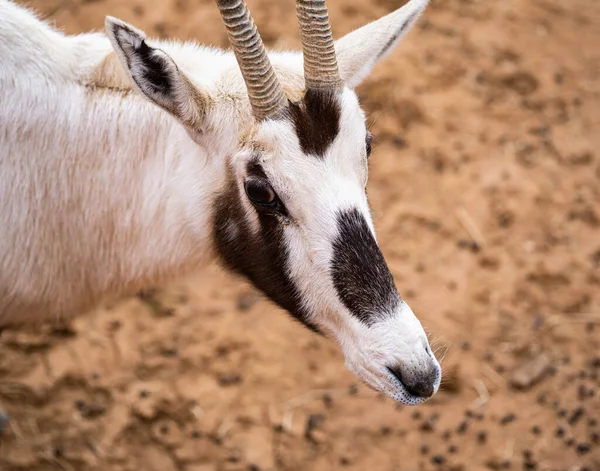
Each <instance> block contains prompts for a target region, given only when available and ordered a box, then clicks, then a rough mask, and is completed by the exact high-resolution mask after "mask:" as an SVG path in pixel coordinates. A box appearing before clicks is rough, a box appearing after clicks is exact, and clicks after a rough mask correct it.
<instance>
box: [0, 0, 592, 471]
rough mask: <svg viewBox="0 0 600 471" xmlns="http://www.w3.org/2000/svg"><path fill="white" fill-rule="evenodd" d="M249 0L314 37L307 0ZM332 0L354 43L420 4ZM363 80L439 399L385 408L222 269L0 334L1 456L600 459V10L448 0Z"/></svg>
mask: <svg viewBox="0 0 600 471" xmlns="http://www.w3.org/2000/svg"><path fill="white" fill-rule="evenodd" d="M248 3H249V5H250V7H251V9H252V11H253V13H254V15H255V19H256V21H257V23H258V25H259V26H260V29H261V31H262V34H263V38H264V39H265V41H266V42H267V43H268V44H269V45H270V46H273V47H278V48H288V47H299V38H298V31H297V26H296V21H295V14H294V7H293V2H292V1H291V0H290V1H288V0H286V1H283V0H281V1H275V0H249V1H248ZM329 3H330V16H331V18H332V22H333V30H334V34H335V36H336V37H338V36H340V35H342V34H344V33H346V32H348V31H350V30H351V29H353V28H355V27H357V26H360V25H362V24H364V23H365V22H367V21H370V20H372V19H375V18H377V17H379V16H380V15H382V14H384V13H386V12H388V11H391V10H393V9H395V8H396V7H398V6H399V5H400V4H401V3H402V2H399V1H393V0H376V1H371V0H357V1H352V2H349V1H342V0H338V1H333V0H331V1H330V2H329ZM30 4H31V5H32V6H34V7H36V8H39V9H40V11H41V12H43V13H44V14H45V15H48V17H50V18H52V19H53V20H55V21H56V24H57V25H58V26H59V27H61V28H63V29H65V30H66V31H67V32H69V33H77V32H81V31H85V30H88V29H100V28H101V27H102V24H103V18H104V16H105V15H106V14H110V15H113V16H119V17H121V18H123V19H124V20H126V21H129V22H132V23H134V24H135V25H137V26H139V27H141V28H143V29H145V30H146V31H147V32H148V34H150V35H159V36H173V37H178V38H181V39H197V40H199V41H202V42H206V43H210V44H215V45H221V46H225V45H227V40H226V35H225V31H224V28H223V27H222V25H221V23H220V20H219V17H218V13H217V10H216V7H215V5H214V4H213V2H212V1H210V0H193V1H192V0H164V1H150V0H133V1H130V2H123V1H122V0H77V1H58V0H32V1H31V2H30ZM359 92H360V97H361V100H362V102H363V104H364V107H365V109H366V110H367V112H368V114H369V121H370V123H371V127H372V131H373V132H374V134H375V136H376V145H375V147H374V151H373V156H372V158H371V163H370V183H369V187H368V190H369V197H370V200H371V204H372V207H373V212H374V217H375V223H376V228H377V231H378V237H379V240H380V243H381V245H382V250H383V252H384V254H385V256H386V258H387V260H388V262H389V264H390V267H391V269H392V272H393V274H394V276H395V279H396V282H397V284H398V287H399V290H400V292H401V294H402V295H403V296H404V297H405V298H406V299H407V300H408V302H409V303H410V304H411V306H412V307H413V309H414V310H415V312H416V313H417V314H418V316H419V317H420V319H421V320H422V321H423V323H424V325H425V326H426V327H427V328H428V329H429V330H430V331H431V333H432V336H433V337H434V338H435V339H436V344H437V345H438V347H439V348H441V349H443V350H447V351H448V355H447V357H446V360H445V362H444V372H445V383H444V387H443V391H442V392H440V393H439V394H438V395H437V396H436V397H435V398H434V399H433V400H431V401H430V402H428V403H426V404H424V405H421V406H418V407H412V408H407V407H403V408H397V407H395V405H394V404H393V403H392V402H391V401H390V400H380V399H379V398H378V397H376V396H375V395H374V394H373V393H371V392H370V391H368V390H367V389H366V388H365V387H363V386H361V385H357V384H356V380H355V379H354V377H353V376H352V375H351V374H350V373H349V372H347V371H346V369H345V367H344V364H343V358H342V355H341V353H340V352H338V350H337V349H336V347H335V346H334V345H333V344H332V343H330V342H328V341H327V340H325V339H321V338H318V337H317V336H315V335H314V334H311V333H310V332H308V331H307V330H305V329H304V328H303V327H301V326H300V325H299V324H297V323H296V322H294V321H292V320H291V319H290V318H289V317H288V316H287V315H286V314H285V313H284V312H281V311H280V310H278V309H276V308H274V307H273V306H272V305H271V304H270V303H269V302H267V301H265V300H263V299H262V298H261V297H260V296H258V295H257V293H256V292H255V291H253V289H252V288H251V287H250V286H249V285H248V284H245V283H244V282H242V281H240V280H237V279H234V278H233V277H231V276H230V275H228V274H226V273H223V272H221V271H220V270H218V269H217V268H215V267H210V268H208V269H206V270H205V271H203V272H201V273H199V274H198V275H195V276H194V277H191V278H190V279H188V280H183V281H181V282H179V283H176V284H174V285H172V286H165V287H161V288H160V289H158V290H157V291H156V292H154V293H150V294H149V295H148V296H146V297H143V298H140V297H137V298H133V299H128V300H124V301H123V302H121V303H119V304H117V305H114V306H109V307H106V308H103V309H100V310H98V311H97V312H94V313H91V314H89V315H86V316H83V317H81V318H78V319H77V320H76V321H74V322H73V323H71V324H68V325H62V326H57V325H55V324H54V325H45V326H43V327H42V328H39V329H37V330H30V331H25V330H21V331H5V332H3V334H2V335H1V336H0V402H2V403H3V407H4V408H5V409H6V412H7V413H8V414H9V416H10V421H9V422H8V424H6V423H5V422H4V421H3V420H2V419H1V418H0V428H3V432H2V434H1V436H0V469H2V471H16V470H19V471H24V470H28V471H40V470H55V469H56V470H68V471H70V470H102V471H104V470H119V471H124V470H132V471H133V470H136V471H140V470H144V471H172V470H178V471H234V470H240V471H241V470H248V471H250V470H254V471H257V470H262V471H266V470H275V469H277V470H310V471H313V470H314V471H322V470H323V471H324V470H338V469H347V470H361V471H362V470H376V471H392V470H406V471H409V470H415V471H416V470H434V469H448V470H455V471H460V470H469V471H470V470H473V471H476V470H501V469H511V470H519V469H525V470H527V469H532V470H533V469H537V470H552V471H554V470H556V471H561V470H583V469H588V470H599V469H600V425H599V424H598V421H600V393H599V392H598V388H599V387H600V379H599V377H600V351H599V349H598V346H599V344H600V184H599V183H600V154H599V150H598V149H600V133H599V125H600V2H598V1H597V0H570V1H569V2H558V1H552V0H503V1H501V2H500V1H491V0H478V1H477V0H445V1H442V0H434V1H433V2H432V3H431V5H430V7H429V8H428V10H427V12H426V15H425V16H424V18H423V19H422V20H421V22H420V23H419V26H418V27H417V28H415V29H414V30H413V31H412V32H411V33H410V35H409V36H408V38H407V39H406V40H405V42H404V44H403V45H402V46H401V47H399V48H398V49H397V50H396V52H395V53H394V54H393V55H392V56H391V57H389V58H388V59H387V60H386V61H385V62H384V63H382V64H380V65H379V66H378V67H377V68H376V70H375V71H374V73H373V75H372V76H371V77H370V78H369V80H367V82H365V83H364V84H363V85H362V86H361V87H360V89H359ZM535 370H538V371H535ZM531 382H533V383H534V384H528V383H531Z"/></svg>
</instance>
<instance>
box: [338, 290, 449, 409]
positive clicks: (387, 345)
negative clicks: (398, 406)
mask: <svg viewBox="0 0 600 471" xmlns="http://www.w3.org/2000/svg"><path fill="white" fill-rule="evenodd" d="M342 349H343V350H344V354H345V356H346V367H347V368H348V369H349V370H350V371H351V372H352V373H354V374H355V375H356V376H357V377H358V378H359V379H361V380H362V381H364V382H365V383H366V384H367V385H368V386H370V387H371V388H373V389H375V390H376V391H379V392H382V393H385V394H386V395H388V396H389V397H391V398H393V399H394V400H395V401H397V402H399V403H402V404H406V405H416V404H420V403H422V402H425V401H426V400H428V399H429V398H430V397H432V396H433V395H434V394H435V393H436V392H437V391H438V389H439V387H440V382H441V379H442V369H441V366H440V364H439V362H438V361H437V359H436V358H435V356H434V354H433V352H432V351H431V348H430V346H429V342H428V340H427V336H426V334H425V331H424V330H423V327H422V326H421V323H420V322H419V320H418V319H417V318H416V316H415V315H414V313H413V312H412V310H411V309H410V307H409V306H408V305H407V304H406V303H404V302H402V303H401V304H400V308H399V309H398V311H397V312H396V313H395V314H394V315H393V316H392V317H389V318H383V319H381V320H379V321H376V322H375V323H374V324H373V325H371V326H369V327H367V326H365V325H359V326H358V329H357V331H356V335H354V336H353V337H352V340H351V341H348V342H345V344H342Z"/></svg>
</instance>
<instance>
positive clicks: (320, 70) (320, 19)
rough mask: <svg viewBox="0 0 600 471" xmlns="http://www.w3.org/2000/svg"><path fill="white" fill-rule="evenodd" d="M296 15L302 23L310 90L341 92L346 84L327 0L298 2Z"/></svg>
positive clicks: (302, 0)
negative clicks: (339, 65) (337, 55)
mask: <svg viewBox="0 0 600 471" xmlns="http://www.w3.org/2000/svg"><path fill="white" fill-rule="evenodd" d="M296 13H297V15H298V23H299V24H300V37H301V39H302V52H303V54H304V81H305V83H306V88H307V89H309V88H312V89H318V90H340V89H341V88H342V87H343V82H342V79H341V77H340V72H339V69H338V65H337V58H336V56H335V48H334V44H333V35H332V34H331V25H330V24H329V15H328V13H327V6H326V5H325V0H296Z"/></svg>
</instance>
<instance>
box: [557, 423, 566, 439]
mask: <svg viewBox="0 0 600 471" xmlns="http://www.w3.org/2000/svg"><path fill="white" fill-rule="evenodd" d="M555 435H556V436H557V437H564V436H565V429H564V428H562V427H560V426H559V427H556V432H555Z"/></svg>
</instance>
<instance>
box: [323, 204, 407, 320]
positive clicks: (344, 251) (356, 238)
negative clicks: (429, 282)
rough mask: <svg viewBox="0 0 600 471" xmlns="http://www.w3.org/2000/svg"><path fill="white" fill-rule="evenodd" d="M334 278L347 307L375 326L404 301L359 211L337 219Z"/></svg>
mask: <svg viewBox="0 0 600 471" xmlns="http://www.w3.org/2000/svg"><path fill="white" fill-rule="evenodd" d="M337 227H338V231H339V232H338V236H337V238H336V239H335V241H334V243H333V260H332V264H331V276H332V277H333V284H334V286H335V289H336V290H337V292H338V295H339V297H340V299H341V300H342V302H343V303H344V306H346V308H348V310H349V311H350V312H351V313H352V314H353V315H354V316H356V317H357V318H358V319H360V320H361V321H362V322H364V323H365V324H366V325H372V324H374V323H375V322H376V321H377V320H378V319H381V318H382V316H385V315H386V314H391V313H393V312H395V311H396V310H397V309H398V307H399V305H400V303H401V302H402V300H401V299H400V296H399V295H398V291H397V290H396V286H395V284H394V279H393V277H392V274H391V273H390V270H389V269H388V267H387V265H386V263H385V260H384V258H383V255H382V253H381V250H379V247H378V246H377V242H376V241H375V238H374V237H373V234H372V233H371V230H370V229H369V226H368V225H367V221H365V218H364V217H363V216H362V214H361V213H360V212H359V211H358V210H357V209H352V210H349V211H343V212H340V213H339V214H338V217H337Z"/></svg>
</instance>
